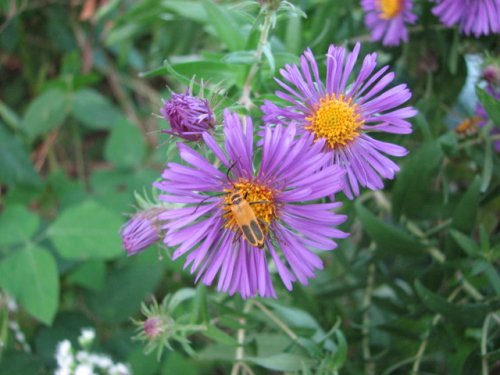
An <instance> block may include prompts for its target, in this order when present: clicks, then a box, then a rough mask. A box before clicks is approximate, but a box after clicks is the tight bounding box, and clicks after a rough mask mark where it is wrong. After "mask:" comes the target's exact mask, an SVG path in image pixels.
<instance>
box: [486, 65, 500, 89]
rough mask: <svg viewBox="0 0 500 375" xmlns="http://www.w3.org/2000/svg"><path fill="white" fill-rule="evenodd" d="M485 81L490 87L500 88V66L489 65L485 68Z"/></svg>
mask: <svg viewBox="0 0 500 375" xmlns="http://www.w3.org/2000/svg"><path fill="white" fill-rule="evenodd" d="M483 79H484V80H485V81H486V82H488V84H490V85H496V86H500V66H498V65H487V66H485V67H484V68H483Z"/></svg>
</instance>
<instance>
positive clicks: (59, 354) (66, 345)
mask: <svg viewBox="0 0 500 375" xmlns="http://www.w3.org/2000/svg"><path fill="white" fill-rule="evenodd" d="M56 361H57V364H58V365H59V367H60V368H61V369H64V368H69V367H71V366H72V365H73V363H74V362H75V358H74V357H73V353H72V348H71V342H69V340H64V341H61V342H60V343H59V344H58V345H57V349H56Z"/></svg>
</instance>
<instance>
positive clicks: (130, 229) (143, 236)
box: [120, 208, 161, 255]
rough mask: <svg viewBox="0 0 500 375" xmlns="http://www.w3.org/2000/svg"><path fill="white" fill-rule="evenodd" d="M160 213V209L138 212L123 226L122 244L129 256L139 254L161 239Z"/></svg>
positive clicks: (121, 231)
mask: <svg viewBox="0 0 500 375" xmlns="http://www.w3.org/2000/svg"><path fill="white" fill-rule="evenodd" d="M160 212H161V209H158V208H152V209H149V210H146V211H141V212H138V213H137V214H135V215H134V216H133V217H132V219H130V220H129V221H127V222H126V223H125V224H124V225H123V226H122V228H121V230H120V234H121V236H122V244H123V248H124V249H125V251H126V252H127V254H128V255H134V254H137V253H139V252H141V251H142V250H144V249H145V248H147V247H148V246H150V245H152V244H154V243H155V242H157V241H158V240H159V239H160V231H161V228H160V225H159V222H158V214H159V213H160Z"/></svg>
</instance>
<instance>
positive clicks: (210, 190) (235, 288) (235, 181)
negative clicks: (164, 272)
mask: <svg viewBox="0 0 500 375" xmlns="http://www.w3.org/2000/svg"><path fill="white" fill-rule="evenodd" d="M224 123H225V126H224V134H225V145H224V148H225V151H223V149H222V148H220V147H219V145H218V144H217V143H216V141H215V140H214V138H213V137H212V136H211V135H209V134H208V133H204V134H203V139H204V141H205V143H206V144H207V145H208V147H209V148H210V149H211V151H213V153H214V154H215V156H216V157H217V159H218V160H219V161H220V163H221V169H222V170H221V169H219V168H217V167H216V166H214V165H212V164H211V163H210V162H209V161H208V160H206V159H205V158H204V157H203V156H202V155H200V154H199V153H197V152H196V151H194V150H193V149H192V148H190V147H188V146H187V145H185V144H182V143H179V144H178V147H179V151H180V156H181V158H182V159H183V160H184V161H185V162H186V163H188V164H189V166H185V165H179V164H176V163H168V165H167V168H166V170H165V171H164V172H163V175H162V177H163V180H162V181H160V182H158V183H156V187H157V188H159V189H160V190H162V191H164V192H165V194H164V195H160V197H159V198H160V199H161V200H163V201H165V202H171V203H181V204H184V205H185V206H184V207H182V208H177V209H172V210H169V211H167V212H164V213H163V214H161V215H160V219H162V220H164V222H165V225H164V227H163V228H164V229H165V230H166V236H165V240H164V242H165V243H166V244H167V245H168V246H170V247H177V248H176V250H175V251H174V253H173V258H174V259H177V258H179V257H181V256H183V255H185V254H187V257H186V263H185V266H184V267H188V266H189V265H191V269H190V270H191V273H194V272H196V273H197V276H196V281H198V280H201V281H202V282H203V283H204V284H206V285H211V284H212V283H213V282H214V280H215V278H216V276H217V275H218V281H217V290H219V291H223V292H227V293H229V294H231V295H232V294H234V293H239V294H241V296H242V297H243V298H248V297H253V296H255V295H260V296H263V297H276V293H275V290H274V287H273V284H272V281H271V276H270V273H269V268H268V261H270V260H272V261H273V263H274V266H275V268H276V270H277V272H278V274H279V276H280V277H281V280H282V281H283V283H284V285H285V286H286V288H287V289H289V290H291V289H292V283H293V282H295V281H297V280H298V281H299V282H301V283H302V284H307V280H308V279H309V278H312V277H314V271H315V270H316V269H321V268H322V267H323V262H322V261H321V259H320V257H319V256H318V255H316V253H314V252H313V251H311V248H314V249H317V250H332V249H334V248H336V247H337V244H336V243H335V241H334V240H333V239H335V238H344V237H346V236H347V234H346V233H344V232H342V231H340V230H338V229H336V228H335V226H336V225H338V224H340V223H342V222H344V221H345V219H346V217H345V216H344V215H337V214H335V213H334V212H332V209H334V208H336V207H339V206H340V203H337V202H333V203H313V202H311V201H316V200H318V199H322V198H324V197H329V196H331V195H332V194H334V193H335V192H336V191H339V190H340V189H342V181H343V174H344V172H343V171H342V170H341V169H340V168H338V167H336V166H333V165H329V166H328V165H327V162H328V159H329V156H328V155H327V154H325V153H322V152H321V150H322V148H323V146H324V142H323V141H321V142H316V143H315V142H314V137H313V136H312V135H306V136H305V137H302V138H299V139H298V140H295V138H296V131H295V126H294V125H293V124H291V125H290V126H289V127H282V126H279V125H278V126H276V127H275V128H274V129H271V128H270V127H265V128H264V130H263V133H264V135H263V139H262V141H261V146H260V147H259V148H260V149H261V150H259V151H261V154H262V161H261V163H260V166H259V167H258V168H257V171H256V172H254V163H255V162H256V161H255V158H254V156H255V154H256V152H257V151H254V146H253V143H254V141H253V125H252V121H251V119H250V118H249V117H247V118H246V119H245V121H243V125H242V124H241V122H240V119H239V118H238V116H237V115H236V114H232V113H230V112H229V111H225V113H224ZM259 154H260V152H259ZM235 194H238V195H239V196H240V202H239V204H235V203H234V200H233V199H232V198H234V196H235ZM241 197H242V198H243V200H244V202H241ZM246 204H248V206H247V208H248V207H251V211H252V213H251V214H252V215H255V218H256V220H255V221H253V222H252V223H253V224H252V223H250V224H251V228H254V226H255V225H258V226H259V228H254V229H255V230H253V229H252V230H251V229H250V226H245V225H242V223H241V221H240V219H241V216H240V213H237V212H235V211H237V210H238V208H241V207H243V206H244V205H246ZM257 229H260V235H261V236H262V237H263V238H262V241H263V246H262V247H255V246H252V245H251V242H253V241H251V240H250V239H249V238H250V237H251V236H253V235H254V234H255V235H256V237H259V236H257V234H258V232H259V231H257ZM249 230H251V234H250V235H243V231H245V233H246V234H248V231H249Z"/></svg>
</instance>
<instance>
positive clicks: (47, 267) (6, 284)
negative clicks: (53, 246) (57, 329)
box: [0, 246, 59, 325]
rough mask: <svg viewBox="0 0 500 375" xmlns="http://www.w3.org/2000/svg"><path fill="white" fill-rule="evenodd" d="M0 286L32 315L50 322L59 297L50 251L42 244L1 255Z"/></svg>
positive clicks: (55, 270) (55, 272)
mask: <svg viewBox="0 0 500 375" xmlns="http://www.w3.org/2000/svg"><path fill="white" fill-rule="evenodd" d="M0 286H2V288H5V289H6V290H7V291H8V292H9V293H10V294H12V295H13V296H14V297H15V298H16V299H17V300H18V301H19V302H20V303H21V305H22V306H23V307H24V308H25V309H26V311H28V312H29V313H30V314H31V315H32V316H34V317H35V318H37V319H38V320H40V321H41V322H43V323H45V324H48V325H50V324H51V323H52V320H53V319H54V316H55V314H56V311H57V305H58V300H59V278H58V272H57V266H56V262H55V260H54V258H53V257H52V254H50V253H49V252H48V251H47V250H45V249H44V248H43V247H39V246H29V247H26V248H24V249H20V250H17V251H15V252H14V253H13V254H11V255H9V256H7V257H6V258H4V259H2V261H1V262H0Z"/></svg>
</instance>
